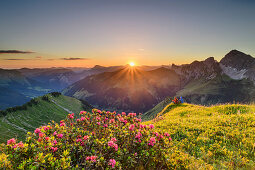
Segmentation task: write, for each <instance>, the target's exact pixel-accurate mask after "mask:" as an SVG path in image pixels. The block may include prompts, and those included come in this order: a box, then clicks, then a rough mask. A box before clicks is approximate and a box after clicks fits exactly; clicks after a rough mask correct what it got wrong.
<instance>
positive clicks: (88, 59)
mask: <svg viewBox="0 0 255 170" xmlns="http://www.w3.org/2000/svg"><path fill="white" fill-rule="evenodd" d="M60 60H89V59H88V58H72V57H70V58H60Z"/></svg>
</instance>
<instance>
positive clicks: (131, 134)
mask: <svg viewBox="0 0 255 170" xmlns="http://www.w3.org/2000/svg"><path fill="white" fill-rule="evenodd" d="M140 122H141V119H140V118H137V117H136V114H135V113H130V114H126V113H121V114H116V112H106V111H100V110H97V109H93V110H92V113H89V112H85V111H81V112H80V117H79V118H76V117H75V115H74V114H69V115H67V118H66V119H65V120H62V121H60V123H55V122H52V123H49V124H48V125H47V126H42V127H40V128H37V129H36V130H35V131H34V133H30V132H29V133H28V134H27V137H26V140H25V141H24V143H23V142H18V141H17V140H16V139H14V138H12V139H10V140H8V141H7V144H3V145H2V146H0V155H1V160H4V162H2V163H1V164H0V168H1V169H2V168H3V169H5V168H6V169H17V168H18V169H72V168H74V169H76V168H78V169H80V168H85V169H134V168H139V169H158V168H160V169H167V168H169V167H168V164H167V159H166V157H165V155H166V154H165V152H166V150H167V148H170V146H171V145H172V141H171V140H170V139H171V138H169V134H168V133H164V134H163V133H162V134H161V133H159V132H155V131H153V129H154V125H152V124H151V125H143V124H141V123H140Z"/></svg>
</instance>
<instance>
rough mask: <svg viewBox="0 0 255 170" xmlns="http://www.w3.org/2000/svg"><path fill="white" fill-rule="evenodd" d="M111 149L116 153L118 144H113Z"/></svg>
mask: <svg viewBox="0 0 255 170" xmlns="http://www.w3.org/2000/svg"><path fill="white" fill-rule="evenodd" d="M113 148H114V149H115V151H118V144H116V143H115V144H114V145H113Z"/></svg>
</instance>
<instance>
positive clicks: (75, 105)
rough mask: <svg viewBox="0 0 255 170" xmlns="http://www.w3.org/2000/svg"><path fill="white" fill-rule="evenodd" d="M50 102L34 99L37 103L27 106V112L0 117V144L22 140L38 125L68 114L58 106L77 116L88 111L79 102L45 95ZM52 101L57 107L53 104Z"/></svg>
mask: <svg viewBox="0 0 255 170" xmlns="http://www.w3.org/2000/svg"><path fill="white" fill-rule="evenodd" d="M47 96H48V97H49V99H50V102H48V101H45V100H42V97H38V98H36V100H37V101H38V102H39V103H38V104H37V105H33V106H28V108H27V110H21V111H15V112H11V113H8V114H7V115H6V116H4V117H0V134H1V136H0V143H2V142H6V140H7V139H9V138H13V137H17V138H18V139H24V137H25V135H26V133H27V131H33V130H34V129H35V128H37V127H39V126H40V125H43V124H47V123H49V122H50V121H51V120H54V121H60V120H62V119H63V118H65V117H66V115H67V114H68V112H67V111H65V110H64V109H63V108H61V107H60V106H62V107H64V108H66V109H68V110H70V111H72V112H73V113H76V114H78V113H79V112H80V111H81V110H89V108H84V107H85V106H84V105H83V104H82V103H81V101H79V100H77V99H74V98H71V97H67V96H63V95H60V96H58V97H53V96H51V95H49V94H48V95H47ZM51 100H54V101H55V102H56V103H57V104H58V105H60V106H58V105H56V104H55V103H53V102H52V101H51Z"/></svg>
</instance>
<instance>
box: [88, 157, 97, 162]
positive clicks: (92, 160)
mask: <svg viewBox="0 0 255 170" xmlns="http://www.w3.org/2000/svg"><path fill="white" fill-rule="evenodd" d="M96 159H97V156H88V157H87V158H86V160H87V161H91V162H96V161H97V160H96Z"/></svg>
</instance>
